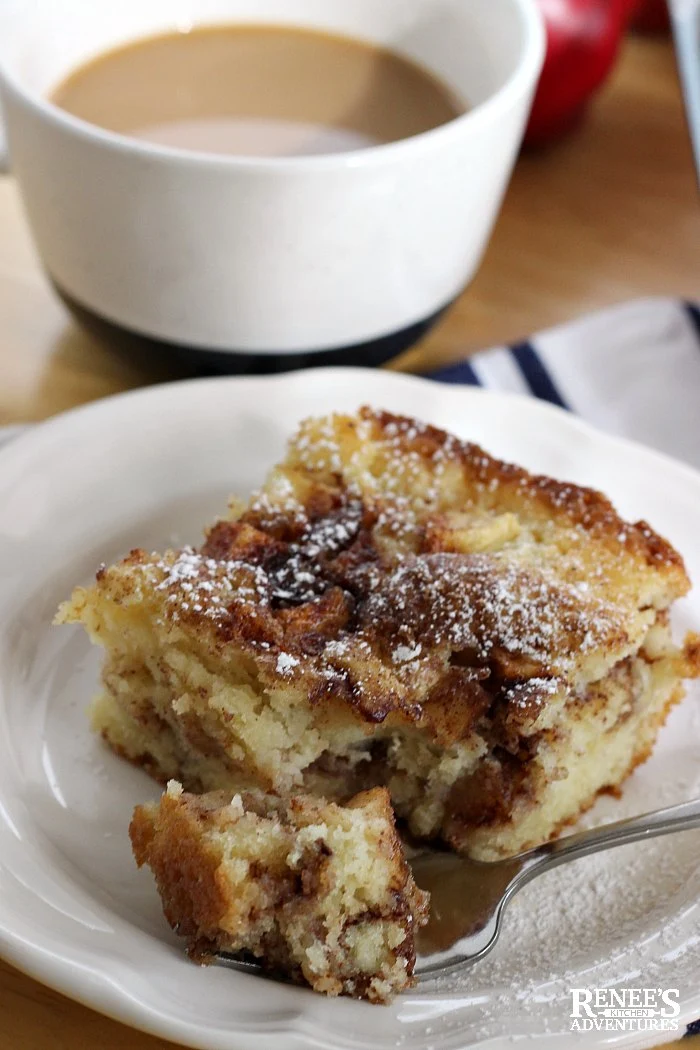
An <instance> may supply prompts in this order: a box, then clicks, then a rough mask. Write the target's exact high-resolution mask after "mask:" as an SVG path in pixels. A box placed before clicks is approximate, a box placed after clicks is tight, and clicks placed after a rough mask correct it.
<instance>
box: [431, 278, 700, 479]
mask: <svg viewBox="0 0 700 1050" xmlns="http://www.w3.org/2000/svg"><path fill="white" fill-rule="evenodd" d="M432 378H433V379H438V380H440V381H442V382H443V383H468V384H470V385H472V386H483V387H486V388H488V389H490V390H503V391H508V392H510V393H515V394H530V395H532V396H533V397H539V398H541V399H542V400H543V401H549V402H550V403H552V404H555V405H560V406H561V407H563V408H568V409H570V410H571V411H572V412H575V413H576V414H577V415H579V416H581V417H582V418H583V419H586V420H588V422H589V423H592V424H593V425H594V426H596V427H599V428H600V429H601V430H605V431H607V432H608V433H610V434H617V435H619V436H621V437H627V438H632V439H634V440H635V441H640V442H641V443H642V444H644V445H650V446H651V447H652V448H656V449H658V450H659V451H661V452H666V453H667V454H668V455H670V456H675V458H676V459H682V460H685V462H686V463H690V464H691V465H692V466H694V467H698V468H700V309H699V308H698V307H696V306H694V305H692V304H690V303H681V302H678V301H677V300H675V299H638V300H635V301H633V302H630V303H623V304H622V305H621V306H615V307H612V308H611V309H608V310H601V311H600V312H599V313H594V314H589V315H588V316H586V317H582V318H581V319H580V320H578V321H574V322H572V323H570V324H566V325H562V326H561V327H559V328H551V329H549V330H548V331H546V332H542V333H540V334H539V335H536V336H534V337H533V338H532V339H529V340H527V341H526V342H522V343H518V344H516V345H515V346H510V347H496V348H494V349H492V350H484V351H482V352H481V353H477V354H475V355H474V356H473V357H470V358H469V359H468V360H465V361H460V362H459V363H457V364H455V365H450V366H449V367H448V368H442V369H440V370H439V371H437V372H433V373H432Z"/></svg>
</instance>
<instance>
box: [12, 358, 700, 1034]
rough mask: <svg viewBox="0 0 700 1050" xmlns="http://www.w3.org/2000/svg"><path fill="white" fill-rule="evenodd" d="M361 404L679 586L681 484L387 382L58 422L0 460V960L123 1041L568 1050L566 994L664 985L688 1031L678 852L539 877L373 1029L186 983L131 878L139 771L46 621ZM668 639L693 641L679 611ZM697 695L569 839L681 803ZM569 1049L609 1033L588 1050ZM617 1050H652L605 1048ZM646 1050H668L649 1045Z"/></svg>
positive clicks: (636, 849) (502, 410) (684, 906)
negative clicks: (556, 506) (661, 553)
mask: <svg viewBox="0 0 700 1050" xmlns="http://www.w3.org/2000/svg"><path fill="white" fill-rule="evenodd" d="M363 402H371V403H372V404H373V405H375V406H378V407H384V408H388V409H393V410H396V411H400V412H404V413H409V414H412V415H417V416H419V417H421V418H423V419H426V420H428V421H430V422H433V423H437V424H439V425H441V426H444V427H446V428H448V429H450V430H453V431H455V432H456V433H457V434H459V435H461V436H464V437H468V438H470V439H474V440H476V441H478V442H481V443H482V444H484V445H485V446H486V447H487V448H488V449H489V450H491V451H492V452H495V453H496V454H498V455H500V456H503V457H506V458H511V459H515V460H517V461H518V462H521V463H524V464H525V465H526V466H528V467H530V468H532V469H535V470H539V471H545V472H547V473H551V474H554V475H557V476H560V477H563V478H567V479H570V480H573V481H576V482H579V483H584V484H589V485H594V486H596V487H598V488H601V489H603V490H604V491H606V492H608V493H610V494H611V495H612V496H613V498H614V499H615V500H616V502H617V504H618V507H619V509H620V510H621V512H622V513H623V514H624V515H625V516H628V517H631V518H634V519H636V518H639V517H646V518H648V519H649V521H650V522H651V523H652V524H653V525H654V526H655V527H656V528H658V529H659V530H660V531H661V532H662V533H665V534H666V535H667V536H668V537H669V538H670V539H671V540H672V541H673V543H675V544H676V545H677V546H678V547H679V548H680V549H681V551H683V553H684V554H685V555H686V557H687V560H688V566H689V569H690V572H691V575H694V576H695V578H696V579H698V580H700V544H698V536H699V535H700V475H698V474H695V473H694V472H692V471H691V470H689V469H688V468H686V467H683V466H680V465H679V464H676V463H674V462H672V461H670V460H668V459H665V458H663V457H661V456H659V455H656V454H654V453H652V452H649V451H647V450H645V449H642V448H640V447H637V446H634V445H631V444H627V443H623V442H621V441H618V440H613V439H611V438H608V437H604V436H602V435H600V434H597V433H596V432H594V431H592V430H591V429H589V428H588V427H587V426H585V425H584V424H582V423H580V422H578V421H577V420H576V419H574V418H573V417H571V416H569V415H567V414H565V413H563V412H560V411H559V410H557V409H552V408H550V407H547V406H544V405H543V404H542V403H539V402H536V401H534V400H526V399H522V400H521V399H517V398H513V397H511V396H505V395H501V394H493V393H487V392H484V391H479V390H474V389H469V388H455V387H447V386H442V385H438V384H434V383H431V382H428V381H426V380H420V379H414V378H409V377H406V376H400V375H394V374H390V373H386V372H366V371H360V370H333V371H330V370H319V371H312V372H306V373H296V374H293V375H289V376H282V377H279V378H270V379H257V378H253V379H217V380H202V381H195V382H188V383H179V384H175V385H171V386H161V387H156V388H152V389H148V390H144V391H140V392H138V393H134V394H128V395H126V396H122V397H118V398H114V399H111V400H108V401H104V402H101V403H98V404H95V405H91V406H89V407H87V408H83V409H80V410H78V411H76V412H72V413H69V414H68V415H65V416H63V417H61V418H58V419H56V420H53V421H51V422H49V423H47V424H44V425H43V426H40V427H37V428H36V429H33V430H32V431H31V432H29V433H27V434H26V435H24V436H22V437H20V438H18V439H17V440H16V441H14V442H12V443H10V445H9V446H7V447H6V449H5V450H4V451H3V452H2V453H0V537H1V542H0V579H1V580H2V588H1V593H0V741H2V761H1V762H0V949H1V950H2V952H3V953H4V955H5V956H6V957H7V958H8V959H9V960H10V961H11V962H13V963H15V964H16V965H17V966H19V967H20V968H21V969H23V970H25V971H27V972H28V973H30V974H32V975H33V976H35V977H37V978H38V979H39V980H41V981H44V982H46V983H47V984H49V985H51V986H53V987H54V988H57V989H59V990H60V991H62V992H64V993H66V994H67V995H70V996H73V997H74V998H76V999H79V1000H81V1001H82V1002H85V1003H87V1004H89V1005H90V1006H93V1007H95V1008H96V1009H97V1010H102V1011H104V1012H105V1013H108V1014H111V1015H112V1016H114V1017H117V1018H119V1019H120V1020H123V1021H126V1022H127V1023H130V1024H132V1025H135V1026H138V1027H140V1028H143V1029H146V1030H148V1031H150V1032H154V1033H157V1034H160V1035H162V1036H165V1037H168V1038H170V1039H173V1040H176V1041H179V1042H182V1043H185V1044H187V1045H190V1046H193V1047H206V1048H212V1050H213V1048H217V1050H219V1048H220V1050H234V1048H235V1050H269V1047H270V1046H271V1044H272V1042H273V1040H274V1046H275V1048H276V1050H302V1048H309V1047H329V1046H330V1047H333V1048H336V1050H341V1048H344V1050H360V1048H362V1050H389V1048H391V1050H393V1048H395V1047H401V1048H403V1050H411V1048H414V1050H418V1048H420V1050H428V1048H432V1050H457V1048H464V1047H468V1046H474V1045H477V1044H481V1043H483V1042H486V1041H488V1040H493V1042H491V1043H489V1046H490V1047H492V1048H493V1047H506V1046H509V1047H510V1046H511V1045H512V1038H513V1037H514V1036H526V1037H527V1036H529V1037H542V1036H544V1035H545V1034H548V1035H550V1039H549V1040H548V1042H547V1046H548V1047H552V1048H554V1047H556V1048H565V1047H567V1048H568V1047H572V1048H573V1047H576V1048H579V1047H580V1046H581V1045H582V1043H581V1040H582V1037H581V1035H580V1034H577V1033H572V1032H570V1031H569V1029H570V1023H571V1022H570V1018H569V1014H570V1012H571V1006H570V1003H571V998H570V989H571V988H572V987H595V986H600V985H609V984H618V985H621V986H623V987H640V986H641V987H647V986H651V987H660V988H669V987H671V988H678V989H679V990H680V993H681V1002H682V1014H681V1020H687V1021H690V1020H694V1019H695V1018H696V1017H698V1016H700V991H699V988H700V958H699V954H698V944H699V943H700V907H699V906H698V903H697V898H698V887H699V870H698V863H699V860H698V839H697V835H694V834H693V833H689V834H685V835H680V836H674V837H671V838H666V839H661V840H658V841H657V842H651V843H646V844H643V845H637V846H630V847H625V849H624V850H623V851H617V852H612V853H610V854H607V855H601V856H598V857H593V858H590V859H589V860H586V861H581V862H579V863H578V864H576V865H573V866H569V867H567V868H562V869H560V870H559V871H557V872H554V873H552V874H551V875H549V876H545V877H544V878H542V879H540V880H539V881H538V882H535V883H533V884H532V886H530V887H529V888H528V889H526V890H525V891H524V892H523V893H522V894H521V896H520V897H519V898H517V899H516V900H515V902H514V903H513V905H512V907H511V910H510V912H509V913H508V916H507V918H506V922H505V929H504V933H503V938H502V942H501V944H500V945H499V947H498V948H497V949H496V951H495V952H494V954H493V955H492V956H491V957H490V958H489V959H488V960H486V961H485V962H483V963H482V964H481V965H479V966H478V967H477V968H475V969H474V970H472V971H471V972H470V973H468V974H466V975H464V976H462V977H460V978H449V979H446V980H445V981H444V982H443V983H442V984H439V985H437V986H435V985H433V986H427V987H421V988H419V989H418V990H416V991H415V992H413V993H411V994H410V995H406V996H403V997H401V998H400V999H399V1000H398V1001H397V1002H396V1003H395V1004H394V1005H392V1006H390V1007H386V1008H379V1007H373V1006H369V1005H366V1004H363V1003H357V1002H353V1001H350V1000H348V999H340V1000H329V999H325V998H323V997H321V996H319V995H315V994H313V993H312V992H309V991H306V990H304V989H299V988H292V987H288V986H285V985H282V984H275V983H272V982H269V981H265V980H262V979H260V978H256V977H252V976H248V975H242V974H236V973H232V972H230V971H227V970H223V969H218V968H209V969H200V968H197V967H195V966H193V965H192V964H191V963H190V962H188V961H187V960H186V958H185V956H184V954H183V952H182V951H181V949H180V947H179V946H178V944H177V942H176V938H175V937H174V935H173V934H171V933H170V931H169V930H168V928H167V927H166V924H165V922H164V920H163V918H162V916H161V912H160V906H159V902H158V898H157V896H156V892H155V889H154V887H153V885H152V882H151V879H150V877H149V875H148V873H146V872H137V871H136V869H135V866H134V864H133V862H132V859H131V853H130V848H129V843H128V838H127V825H128V821H129V817H130V814H131V809H132V806H133V805H134V804H135V803H137V802H139V801H142V800H144V799H145V798H148V797H155V795H156V794H157V788H156V787H155V786H154V784H153V783H152V782H151V781H150V780H149V779H148V778H147V777H146V776H145V775H144V774H142V773H141V772H139V771H137V770H135V769H133V768H131V767H130V766H128V765H127V764H125V763H122V762H120V761H119V760H118V759H117V758H115V757H114V756H113V755H112V754H110V753H109V752H108V751H107V750H106V749H104V748H103V747H102V746H101V744H100V743H99V742H98V741H97V740H95V739H93V737H92V736H91V734H90V732H89V731H88V728H87V724H86V718H85V706H86V704H87V702H88V698H89V696H90V694H91V692H92V690H93V688H94V686H95V681H96V677H97V669H98V663H99V654H98V653H96V652H94V651H91V649H90V646H89V645H88V643H87V641H86V639H85V637H84V635H83V634H82V632H81V631H80V630H78V629H76V630H69V629H66V628H62V629H60V630H59V629H56V628H52V627H51V626H50V624H51V618H52V615H53V612H54V610H55V608H56V605H57V604H58V602H59V600H60V599H62V598H64V597H65V596H66V595H67V594H68V593H69V591H70V589H71V586H72V585H73V584H74V583H75V582H77V581H79V580H88V579H90V577H91V575H92V573H93V572H94V570H95V568H96V566H97V565H98V563H99V562H100V561H102V560H105V561H109V560H111V559H113V558H115V557H117V556H118V555H119V554H120V553H122V552H124V551H126V550H127V549H129V548H130V547H133V546H145V547H151V546H160V545H163V544H166V543H169V542H177V543H180V542H183V541H196V540H197V538H198V536H199V533H200V527H201V525H202V524H203V523H204V522H206V521H207V520H208V519H210V518H211V517H212V516H214V515H215V514H216V513H217V512H219V511H220V509H221V507H222V506H223V504H224V500H225V498H226V496H227V494H228V493H229V492H231V491H233V492H238V493H240V494H244V493H247V492H248V491H249V490H250V489H251V488H252V487H254V486H255V485H256V484H257V483H258V482H260V480H261V479H262V477H263V475H264V474H265V471H266V469H267V468H268V467H269V466H270V465H271V464H272V463H273V462H275V460H276V459H277V458H278V457H279V456H280V454H281V452H282V450H283V447H284V442H285V440H286V438H287V437H288V435H289V434H290V433H291V431H292V430H293V428H294V426H295V424H296V423H297V421H298V420H299V419H300V418H301V417H303V416H306V415H309V414H312V413H319V412H326V411H328V410H329V409H354V408H356V407H357V406H358V405H359V404H361V403H363ZM677 621H678V622H677V627H678V630H679V631H680V630H682V629H684V628H686V627H688V626H690V625H695V626H698V625H700V596H699V595H698V594H696V595H695V596H694V597H691V599H689V600H686V601H684V602H683V603H681V605H680V607H679V609H678V612H677ZM699 729H700V719H699V716H698V691H697V690H696V689H694V688H693V689H691V692H690V695H689V696H688V698H687V699H686V701H685V702H684V703H683V704H682V705H681V707H679V708H678V709H676V711H675V712H674V713H673V715H672V717H671V719H670V721H669V723H668V725H667V727H666V728H665V729H664V731H663V733H662V736H661V739H660V741H659V744H658V747H657V749H656V751H655V753H654V756H653V758H652V759H651V760H650V761H649V762H648V763H647V764H646V765H644V766H643V767H642V768H641V769H639V770H638V771H637V772H636V773H635V774H634V776H633V777H632V778H631V780H630V781H629V783H628V784H627V786H626V788H625V792H624V797H623V799H622V801H621V802H616V801H614V800H611V799H602V800H601V801H600V802H599V803H598V805H597V806H596V807H595V810H594V811H593V813H592V815H591V816H590V817H589V821H590V820H595V821H600V820H603V819H611V818H613V817H616V816H618V815H624V814H627V813H632V812H639V811H643V810H646V809H651V808H655V807H657V806H660V805H662V804H667V803H668V804H670V803H673V802H676V801H681V800H683V799H687V798H690V797H691V796H693V795H698V794H700V762H699V761H698V739H699V735H700V734H699V732H698V730H699ZM584 1038H585V1041H586V1045H587V1046H593V1045H601V1043H605V1040H606V1036H605V1034H602V1035H598V1036H595V1035H590V1034H589V1035H588V1036H586V1037H584ZM607 1038H608V1040H609V1042H610V1043H611V1044H612V1043H614V1044H615V1045H622V1044H624V1045H625V1046H632V1045H639V1044H644V1043H647V1044H648V1043H650V1042H652V1041H653V1040H654V1037H653V1036H652V1037H651V1039H650V1038H649V1037H648V1036H646V1037H645V1036H640V1034H639V1033H632V1034H625V1035H620V1034H615V1035H613V1036H610V1035H608V1037H607ZM658 1038H659V1041H661V1040H663V1039H664V1038H665V1039H668V1038H669V1035H668V1034H666V1035H665V1036H659V1037H658Z"/></svg>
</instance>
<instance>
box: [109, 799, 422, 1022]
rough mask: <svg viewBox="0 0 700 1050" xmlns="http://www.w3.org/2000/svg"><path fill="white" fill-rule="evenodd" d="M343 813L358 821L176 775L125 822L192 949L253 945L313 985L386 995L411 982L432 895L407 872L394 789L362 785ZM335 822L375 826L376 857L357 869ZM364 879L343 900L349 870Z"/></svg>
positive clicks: (310, 803)
mask: <svg viewBox="0 0 700 1050" xmlns="http://www.w3.org/2000/svg"><path fill="white" fill-rule="evenodd" d="M345 812H346V813H347V814H350V813H355V814H357V815H358V816H359V818H360V824H358V823H357V822H355V823H354V824H352V823H351V824H348V821H347V820H346V819H345V818H344V816H343V810H341V809H340V807H338V806H336V805H334V804H332V803H330V804H329V803H326V802H324V801H323V800H320V799H314V798H309V797H304V796H296V797H294V798H291V799H289V800H287V801H284V800H282V799H279V798H276V797H274V796H269V795H268V796H266V795H263V794H262V793H260V792H244V793H242V794H241V795H237V796H235V797H234V799H233V801H232V800H231V797H230V796H228V795H226V794H225V793H223V792H211V793H209V794H205V795H201V796H194V795H188V794H186V793H183V792H182V789H181V788H179V787H178V786H176V785H173V784H171V785H169V788H168V791H167V792H166V793H165V794H164V795H163V797H162V798H161V800H160V802H159V803H158V804H150V805H147V806H138V807H137V808H136V810H135V812H134V816H133V819H132V822H131V826H130V829H129V832H130V835H131V841H132V846H133V850H134V856H135V858H136V861H137V863H138V864H139V866H142V865H144V864H148V865H149V866H150V868H151V869H152V871H153V874H154V876H155V879H156V884H157V886H158V890H159V893H160V895H161V899H162V903H163V911H164V914H165V917H166V919H167V920H168V922H169V923H170V925H171V926H172V927H173V928H174V929H175V930H176V931H177V932H178V933H179V934H180V935H181V936H182V937H183V938H185V939H186V941H187V942H188V951H189V953H190V955H191V956H192V957H193V958H194V959H196V960H197V961H199V962H207V961H210V960H211V958H212V956H213V955H214V954H216V953H217V952H234V953H237V952H240V951H247V952H249V953H251V954H252V955H254V956H255V957H256V958H258V959H259V960H260V961H261V962H262V963H263V964H264V965H265V966H267V967H268V968H270V969H273V970H278V971H282V972H284V973H285V974H287V975H288V976H289V977H291V978H292V979H293V980H296V981H306V982H307V983H309V984H311V985H312V986H313V987H314V988H316V990H317V991H322V992H324V993H325V994H329V995H338V994H350V995H353V996H355V997H357V998H369V999H371V1000H372V1001H375V1002H383V1001H386V1000H387V999H388V998H389V997H390V995H391V994H392V993H394V992H396V991H401V990H403V989H404V988H406V987H409V986H410V984H411V983H412V974H413V968H414V965H415V941H414V933H415V930H416V928H417V927H419V926H421V925H423V924H424V923H425V922H426V921H427V914H428V896H427V894H425V893H423V892H422V891H421V890H419V889H418V888H417V887H416V885H415V883H414V881H413V878H412V876H411V872H410V868H409V867H408V864H407V862H406V859H405V857H404V854H403V850H402V847H401V843H400V841H399V838H398V835H397V833H396V829H395V827H394V815H393V811H392V808H391V804H390V801H389V795H388V792H387V791H386V789H384V788H375V789H373V790H371V791H367V792H363V793H361V794H359V795H357V796H356V797H355V798H353V799H352V800H351V801H350V802H349V803H348V806H347V809H346V811H345ZM343 821H344V823H343ZM338 822H340V825H341V828H342V830H341V837H340V839H338V842H339V843H343V841H344V837H345V836H348V835H349V836H350V837H351V838H352V836H353V835H354V836H355V838H354V840H353V844H354V845H355V846H356V847H359V848H362V846H363V839H362V835H363V834H364V833H366V834H368V835H369V836H370V840H369V841H370V843H371V844H372V845H371V853H370V864H369V866H367V865H366V866H365V868H364V869H363V868H362V867H361V866H360V868H359V875H358V872H357V871H355V869H354V867H353V865H354V862H355V859H356V858H355V856H354V854H353V853H352V850H351V852H350V854H349V858H343V857H342V856H337V857H336V856H334V843H335V841H336V840H335V839H334V837H333V827H334V825H335V824H337V823H338ZM305 831H306V832H309V833H310V834H308V833H307V834H305ZM378 858H383V861H384V868H383V869H382V868H381V867H380V868H379V869H377V859H378ZM241 865H243V870H241ZM363 878H364V880H365V882H364V884H363V883H362V879H363ZM358 879H359V885H360V894H361V896H360V898H358V899H359V900H360V901H362V900H365V899H366V900H367V902H368V903H367V904H366V905H365V904H364V903H359V904H358V899H355V898H353V896H352V894H350V895H349V896H348V903H347V904H343V903H342V898H341V903H340V904H339V903H338V894H339V893H341V894H342V892H343V889H344V886H343V882H344V880H346V881H347V884H348V885H354V884H356V883H357V882H358ZM373 931H376V932H373ZM387 933H388V936H387ZM358 935H359V936H361V937H362V936H364V937H365V938H367V939H368V945H369V949H366V950H365V958H366V952H367V950H369V951H374V953H375V957H376V961H375V966H374V968H372V967H369V968H368V967H367V965H366V964H365V963H364V962H360V961H359V959H356V957H355V956H354V954H353V938H355V939H356V938H357V937H358ZM377 937H379V938H380V939H381V938H382V937H383V938H384V940H383V943H382V946H381V948H380V950H379V951H378V952H377V950H376V942H377ZM362 958H363V957H362V956H360V959H362ZM319 960H321V961H319Z"/></svg>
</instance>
